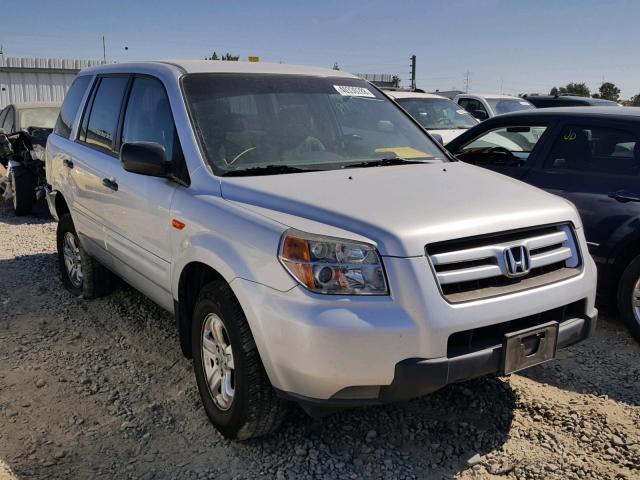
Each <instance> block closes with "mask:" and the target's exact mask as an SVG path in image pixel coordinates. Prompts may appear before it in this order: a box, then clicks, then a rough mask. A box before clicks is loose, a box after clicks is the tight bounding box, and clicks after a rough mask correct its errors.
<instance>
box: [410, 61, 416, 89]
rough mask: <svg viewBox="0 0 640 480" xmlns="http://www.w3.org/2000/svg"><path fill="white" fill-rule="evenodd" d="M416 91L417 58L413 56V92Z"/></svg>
mask: <svg viewBox="0 0 640 480" xmlns="http://www.w3.org/2000/svg"><path fill="white" fill-rule="evenodd" d="M415 89H416V56H415V55H411V90H415Z"/></svg>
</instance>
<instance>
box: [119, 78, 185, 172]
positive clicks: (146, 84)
mask: <svg viewBox="0 0 640 480" xmlns="http://www.w3.org/2000/svg"><path fill="white" fill-rule="evenodd" d="M126 142H155V143H159V144H160V145H162V146H163V147H164V150H165V153H166V158H167V160H173V158H174V152H176V151H177V150H176V146H177V142H178V139H177V135H176V128H175V125H174V123H173V116H172V115H171V108H170V107H169V99H168V98H167V94H166V93H165V90H164V87H163V86H162V83H160V81H159V80H156V79H153V78H147V77H138V78H136V79H135V80H134V82H133V86H132V88H131V94H130V95H129V101H128V103H127V113H126V115H125V118H124V126H123V129H122V143H126Z"/></svg>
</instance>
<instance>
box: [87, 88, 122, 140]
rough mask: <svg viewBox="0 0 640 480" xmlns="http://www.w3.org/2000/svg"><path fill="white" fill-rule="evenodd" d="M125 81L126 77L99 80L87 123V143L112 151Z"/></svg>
mask: <svg viewBox="0 0 640 480" xmlns="http://www.w3.org/2000/svg"><path fill="white" fill-rule="evenodd" d="M127 82H128V77H104V78H102V79H101V80H100V85H99V86H98V91H97V92H96V95H95V98H94V100H93V105H92V106H91V112H90V113H89V122H88V124H87V137H86V139H85V141H86V142H87V143H88V144H89V145H93V146H96V147H99V148H102V149H104V150H107V151H109V152H114V145H113V140H114V137H115V132H116V128H117V126H118V116H119V115H120V106H121V105H122V97H123V95H124V91H125V89H126V87H127Z"/></svg>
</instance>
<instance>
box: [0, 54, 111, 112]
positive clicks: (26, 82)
mask: <svg viewBox="0 0 640 480" xmlns="http://www.w3.org/2000/svg"><path fill="white" fill-rule="evenodd" d="M102 63H103V62H102V61H100V60H77V59H63V58H17V57H6V58H5V57H4V56H3V55H0V108H4V107H5V106H7V105H9V104H12V103H24V102H61V101H62V100H63V99H64V96H65V94H66V93H67V90H68V89H69V86H70V85H71V82H72V81H73V78H74V77H75V76H76V73H78V72H79V71H80V70H81V69H83V68H87V67H92V66H94V65H101V64H102Z"/></svg>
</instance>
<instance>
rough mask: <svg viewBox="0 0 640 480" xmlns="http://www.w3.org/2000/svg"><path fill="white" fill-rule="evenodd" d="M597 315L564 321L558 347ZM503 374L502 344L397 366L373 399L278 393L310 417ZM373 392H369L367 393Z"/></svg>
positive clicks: (588, 330)
mask: <svg viewBox="0 0 640 480" xmlns="http://www.w3.org/2000/svg"><path fill="white" fill-rule="evenodd" d="M597 319H598V314H597V312H596V313H594V314H593V315H591V316H587V315H585V316H584V317H577V318H572V319H569V320H565V321H564V322H563V323H562V324H561V325H560V328H559V331H558V348H564V347H568V346H570V345H573V344H575V343H578V342H581V341H582V340H585V339H586V338H588V337H589V336H591V335H592V334H593V332H594V330H595V327H596V323H597ZM501 373H502V345H495V346H493V347H490V348H485V349H483V350H479V351H476V352H473V353H470V354H467V355H461V356H458V357H454V358H435V359H422V358H410V359H407V360H403V361H401V362H399V363H398V364H396V366H395V375H394V378H393V381H392V382H391V384H390V385H386V386H381V387H379V388H378V389H377V391H378V394H377V396H376V397H375V398H363V399H354V398H340V392H338V394H337V395H335V396H334V397H332V398H330V399H326V400H324V399H314V398H309V397H304V396H301V395H295V394H291V393H288V392H282V391H278V393H279V395H280V396H282V397H283V398H286V399H289V400H294V401H296V402H298V403H300V404H301V405H302V406H303V407H305V409H307V411H309V412H310V413H313V414H316V413H317V414H322V413H323V412H324V411H327V412H330V411H332V410H334V409H340V408H349V407H355V406H362V405H380V404H385V403H392V402H397V401H402V400H409V399H412V398H416V397H420V396H423V395H427V394H429V393H432V392H435V391H436V390H439V389H441V388H443V387H445V386H446V385H450V384H453V383H459V382H462V381H465V380H471V379H473V378H478V377H482V376H485V375H490V374H501ZM371 391H374V390H371V389H370V390H369V392H371Z"/></svg>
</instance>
